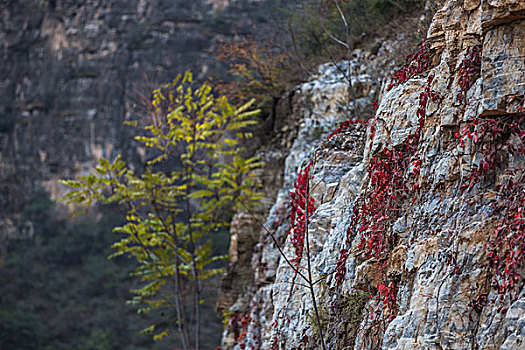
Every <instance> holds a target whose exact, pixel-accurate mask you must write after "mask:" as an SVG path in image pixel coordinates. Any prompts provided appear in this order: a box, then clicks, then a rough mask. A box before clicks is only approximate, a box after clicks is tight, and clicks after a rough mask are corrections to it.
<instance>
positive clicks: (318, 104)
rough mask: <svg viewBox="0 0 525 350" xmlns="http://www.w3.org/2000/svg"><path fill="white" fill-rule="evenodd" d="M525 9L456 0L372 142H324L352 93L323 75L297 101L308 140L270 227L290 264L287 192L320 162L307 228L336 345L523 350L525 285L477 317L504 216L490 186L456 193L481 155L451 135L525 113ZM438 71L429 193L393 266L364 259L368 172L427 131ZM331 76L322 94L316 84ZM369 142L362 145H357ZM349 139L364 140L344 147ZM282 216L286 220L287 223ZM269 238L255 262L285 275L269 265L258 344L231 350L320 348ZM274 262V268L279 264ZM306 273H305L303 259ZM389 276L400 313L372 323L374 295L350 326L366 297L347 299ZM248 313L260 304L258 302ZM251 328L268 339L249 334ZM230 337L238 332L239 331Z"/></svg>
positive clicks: (425, 165) (352, 135) (416, 208)
mask: <svg viewBox="0 0 525 350" xmlns="http://www.w3.org/2000/svg"><path fill="white" fill-rule="evenodd" d="M522 4H523V2H519V1H484V0H481V1H464V2H463V1H455V0H450V1H447V2H446V3H445V4H444V6H443V8H442V9H441V10H439V11H438V12H437V14H436V16H435V18H434V21H433V23H432V25H431V27H430V29H429V43H430V46H431V48H432V53H433V55H435V60H434V62H435V64H434V66H433V67H432V68H431V69H430V70H429V71H428V72H426V73H424V74H421V75H420V76H416V77H413V78H412V79H410V80H408V81H407V82H406V83H404V84H401V85H400V86H397V87H395V88H393V89H392V90H390V91H388V92H386V91H384V90H383V91H384V93H383V95H382V96H381V103H380V106H379V109H378V110H377V113H376V123H375V126H376V131H375V133H373V134H372V133H371V132H370V130H368V131H367V136H366V138H361V139H359V137H356V135H359V133H361V134H360V135H363V133H364V132H365V131H364V130H362V129H359V128H352V129H351V130H349V131H348V132H346V133H344V134H342V135H338V136H336V137H335V138H334V139H332V140H331V141H329V142H326V141H320V142H318V143H314V141H315V139H316V138H317V139H321V138H320V137H319V136H320V135H315V133H314V132H313V130H314V129H315V128H316V127H319V126H320V125H326V126H329V125H331V124H333V122H335V121H336V120H337V117H334V116H333V115H331V111H332V110H333V109H332V108H333V107H331V105H330V103H332V102H331V101H334V100H337V99H338V96H342V95H340V94H339V93H338V91H344V90H343V86H342V85H341V84H340V83H338V82H334V81H332V80H331V79H330V78H329V77H323V76H321V77H318V79H317V80H315V81H313V82H311V83H307V84H305V85H303V86H302V87H300V88H299V89H298V92H297V94H298V95H300V96H304V97H306V98H298V99H297V100H296V103H299V104H301V103H304V106H309V109H305V108H304V107H299V108H297V107H296V110H297V111H299V112H300V113H301V117H300V118H296V120H301V122H300V123H299V124H298V126H299V130H298V132H297V135H298V136H297V138H296V139H295V141H294V143H293V147H292V148H291V150H290V154H289V155H288V157H287V159H286V162H285V164H286V167H285V169H286V170H285V180H284V186H283V189H282V190H281V192H280V194H279V196H278V197H277V202H276V203H275V205H274V209H272V211H271V213H272V214H271V215H270V217H269V218H268V221H267V222H266V226H267V227H272V230H273V232H275V233H276V235H277V236H278V237H279V240H280V241H281V242H283V241H284V242H283V246H284V248H283V249H284V253H285V254H286V256H288V257H289V259H292V258H293V251H292V249H291V244H290V242H289V238H288V237H286V236H285V232H286V229H287V227H289V226H287V225H288V223H287V222H286V220H284V221H283V220H282V218H283V216H282V215H283V214H282V213H283V212H284V213H286V208H287V196H286V194H287V192H288V191H289V190H290V188H291V184H292V183H291V181H293V179H294V177H295V176H296V174H297V171H298V169H299V168H300V167H301V164H303V163H304V161H305V160H308V159H314V160H315V163H314V167H313V173H312V175H313V180H312V182H311V183H312V184H316V183H318V182H319V186H318V187H317V188H315V189H314V190H313V191H312V195H313V197H314V198H315V200H316V203H317V209H316V211H315V214H314V215H313V216H312V218H311V224H310V225H309V232H310V246H311V247H312V248H311V252H312V257H311V258H312V266H313V269H312V273H313V280H315V281H319V282H318V283H317V284H316V287H315V290H316V296H317V302H318V306H319V309H320V310H321V311H320V313H321V315H322V318H323V319H324V320H325V323H324V327H325V334H326V337H325V339H326V341H327V345H328V348H329V349H407V350H408V349H473V348H476V349H525V343H524V336H525V335H524V332H525V329H524V328H525V327H524V322H525V306H524V305H525V288H524V286H523V283H521V284H520V285H519V288H520V290H517V291H516V293H515V294H512V295H510V296H508V297H507V298H502V297H498V295H497V293H496V292H495V291H494V290H491V291H490V293H489V295H488V298H489V299H497V298H500V299H498V300H501V305H498V301H496V303H495V304H492V303H489V304H487V305H486V306H485V307H483V308H482V311H481V313H480V314H477V313H476V312H475V311H473V309H472V306H471V303H472V301H473V300H474V299H475V298H476V296H478V295H479V294H480V293H481V291H482V290H483V288H484V287H483V286H484V284H485V283H486V281H487V278H486V270H485V269H484V268H483V266H484V263H485V261H486V260H485V259H486V258H485V256H486V255H485V254H486V250H485V243H486V242H487V240H488V239H489V237H490V235H491V234H493V230H494V228H493V226H492V225H493V222H494V219H493V218H494V215H495V214H497V213H494V212H493V209H492V206H491V204H490V203H491V200H492V199H493V197H494V194H493V192H491V190H489V189H487V188H488V187H486V188H485V187H481V186H478V187H476V188H475V189H474V190H472V191H471V192H470V193H469V194H468V195H467V194H463V193H462V192H460V191H459V186H460V185H461V184H462V183H464V181H465V180H466V177H467V176H468V175H469V174H470V172H471V171H472V169H473V167H474V166H475V165H476V164H479V162H480V159H481V155H480V154H475V153H474V152H473V147H472V144H471V142H470V141H467V142H466V144H465V146H464V147H462V146H461V145H460V144H459V143H458V141H457V139H456V137H455V136H454V133H455V132H457V130H458V129H459V128H461V127H462V126H464V125H465V123H466V122H470V121H472V120H473V119H474V118H476V117H477V116H479V115H487V114H492V113H501V114H505V113H515V112H516V111H515V110H511V109H509V108H508V106H507V105H506V104H507V101H508V100H509V98H511V97H512V96H521V95H524V94H525V88H524V86H523V83H524V81H525V79H524V76H523V74H524V73H525V61H524V60H523V58H524V54H523V50H524V49H525V47H524V46H525V44H524V42H523V37H525V36H524V35H523V34H522V30H523V28H522V27H523V18H524V17H523V16H522V14H521V12H520V10H519V9H520V8H521V7H522ZM509 14H512V18H513V20H512V21H509V18H511V17H510V15H509ZM520 16H521V17H520ZM496 23H497V24H498V26H495V24H496ZM478 44H481V45H482V67H481V71H480V72H479V73H476V74H474V75H473V78H472V81H471V83H470V85H469V90H468V91H467V92H466V94H465V98H464V99H463V100H461V99H459V97H458V93H459V92H461V88H460V85H459V83H458V81H459V68H460V66H461V64H462V61H463V60H464V58H465V57H466V55H467V52H468V51H469V50H472V48H473V47H474V46H475V45H478ZM372 61H373V60H372ZM367 67H374V63H370V64H369V65H368V64H365V65H364V66H363V68H362V69H363V70H365V72H364V74H363V76H364V75H365V74H366V69H367ZM331 74H332V73H331ZM430 75H432V76H433V77H434V79H433V81H432V83H431V84H430V89H431V90H433V91H435V92H437V93H438V94H439V95H440V97H441V99H438V100H436V101H434V102H429V104H428V105H427V108H426V113H425V117H424V119H423V122H424V123H423V127H422V130H421V131H422V132H421V140H420V141H419V144H418V148H417V151H416V152H415V153H414V154H413V156H412V158H411V159H410V161H413V160H416V159H418V160H420V161H421V167H420V173H419V175H418V177H417V180H416V182H417V184H418V185H419V186H420V188H422V189H424V190H421V191H419V192H415V193H414V196H413V197H411V198H410V200H408V201H407V202H406V203H405V205H404V207H403V210H402V213H400V214H399V216H398V217H396V219H395V220H394V221H393V225H392V226H393V227H392V230H393V232H395V233H396V234H397V241H396V244H395V247H394V248H393V249H392V251H391V252H389V253H388V254H386V255H385V257H384V260H385V262H384V265H380V264H379V262H378V261H377V259H369V260H366V261H363V260H364V256H363V254H362V253H360V251H359V249H357V247H358V245H359V243H360V232H353V231H352V232H349V238H350V240H351V244H350V246H347V245H345V241H346V237H347V228H348V227H349V224H350V220H351V217H352V210H353V207H354V206H355V205H358V203H359V200H360V199H362V198H364V196H366V191H367V189H369V186H370V184H369V180H370V179H369V178H368V176H367V168H368V166H369V164H370V161H371V159H372V158H373V157H384V154H385V150H392V149H394V148H395V147H397V148H398V149H399V148H400V147H402V146H403V145H404V144H405V141H406V139H407V137H408V135H409V134H411V133H413V132H414V130H416V128H417V127H418V125H419V118H418V116H417V109H418V106H419V102H420V98H421V95H420V94H421V92H422V91H423V90H424V88H425V86H426V85H427V82H428V80H427V79H428V76H430ZM320 84H323V86H322V87H321V88H315V87H316V86H318V85H320ZM324 84H328V85H327V86H324ZM330 84H332V85H333V86H331V87H330ZM339 88H341V90H339ZM327 94H333V95H332V96H326V95H327ZM341 94H342V93H341ZM347 103H348V102H347ZM329 106H330V107H329ZM323 111H324V112H323ZM323 113H325V114H324V115H323ZM328 131H329V130H328ZM322 135H325V134H324V133H322ZM358 139H359V140H360V142H356V140H358ZM347 140H349V141H348V142H349V144H352V145H355V146H354V147H349V148H342V147H341V145H344V144H345V142H346V141H347ZM509 142H515V143H516V144H519V143H520V142H521V141H519V140H509ZM340 147H341V148H340ZM345 153H346V155H345ZM509 162H513V163H512V164H514V165H519V166H523V165H525V159H524V157H520V156H517V157H515V158H514V157H513V158H512V159H511V160H509ZM410 169H413V168H410ZM498 181H501V179H499V175H498V176H497V178H496V179H495V182H496V183H498ZM277 208H279V210H277ZM277 213H279V215H281V216H280V218H281V219H280V220H276V217H277ZM284 217H286V214H284ZM276 222H277V224H275V223H276ZM283 222H285V223H284V224H282V223H283ZM357 231H358V230H357ZM260 241H261V243H260V247H261V248H260V249H261V251H262V253H260V254H259V255H255V256H254V259H253V260H252V263H253V269H254V270H255V271H260V270H261V268H262V266H272V269H274V271H272V273H270V274H268V273H267V272H265V273H259V274H258V275H257V276H258V277H257V278H258V279H259V280H260V283H259V284H256V285H255V286H254V289H253V290H252V291H251V294H250V293H249V294H250V295H251V296H252V300H254V301H255V303H257V301H256V300H257V299H256V298H255V296H257V295H261V293H265V294H264V295H266V299H264V301H263V302H262V305H264V308H265V311H260V312H259V311H258V312H256V313H253V312H251V311H250V312H251V315H252V318H254V319H257V320H258V321H257V322H258V323H257V325H252V324H250V326H249V327H248V330H249V331H248V334H247V339H248V340H247V341H245V342H243V344H241V343H239V342H238V343H237V344H236V345H233V344H232V343H231V342H230V343H229V345H228V346H227V347H226V348H231V347H232V346H233V348H235V349H240V348H245V349H270V348H272V345H278V347H279V348H280V349H308V348H320V346H319V342H318V341H317V340H318V333H317V330H316V326H315V322H314V318H313V311H312V309H313V304H312V299H311V297H310V295H309V290H308V288H306V287H305V286H304V285H303V283H301V280H300V278H299V277H295V286H294V290H293V293H291V292H290V290H291V289H290V282H291V281H293V280H294V272H293V271H292V270H291V269H290V268H289V267H288V266H287V264H286V262H285V261H284V259H283V258H281V257H280V255H279V254H278V253H276V252H275V247H274V245H273V244H271V243H269V240H268V237H267V235H264V234H263V235H261V238H260ZM343 247H346V248H349V249H350V256H349V258H348V260H347V261H346V270H347V273H346V277H345V279H344V281H343V283H342V285H341V286H340V287H339V289H337V290H336V289H335V285H336V281H335V278H334V269H335V266H336V261H337V258H338V257H339V252H340V250H341V249H342V248H343ZM272 259H276V260H277V262H276V263H273V264H272V263H269V262H270V261H271V260H272ZM451 259H453V261H454V263H452V262H451V261H452V260H451ZM263 262H264V263H263ZM381 266H383V267H382V268H381ZM301 267H302V268H305V267H306V262H305V259H303V260H302V262H301ZM381 269H384V270H381ZM381 274H383V276H387V278H388V280H390V281H396V283H397V286H398V288H399V289H398V292H397V306H398V308H399V312H398V313H397V314H396V315H395V317H393V319H392V320H391V321H384V323H382V326H379V327H378V326H377V325H376V328H370V327H372V326H373V325H374V322H373V321H374V319H376V318H377V317H379V315H380V314H381V311H380V310H381V309H382V308H383V305H382V302H381V301H378V300H377V299H376V298H372V299H370V298H368V297H367V299H366V303H365V304H366V305H364V306H361V307H360V308H359V312H356V314H358V315H362V316H359V317H358V320H359V322H357V323H350V321H349V317H348V316H344V317H342V316H340V315H343V314H345V313H346V314H345V315H347V313H348V310H349V308H350V309H351V308H352V307H353V306H349V305H356V304H352V303H350V302H348V300H349V299H348V298H350V299H352V298H355V295H356V294H355V293H358V292H361V293H363V291H365V293H366V295H368V294H374V293H375V288H376V287H377V286H378V283H381V282H380V280H381V278H379V277H378V275H381ZM352 296H353V297H352ZM269 303H270V304H271V307H270V306H268V304H269ZM342 304H344V305H345V306H341V305H342ZM500 306H501V307H500ZM250 310H259V309H258V308H257V307H253V306H252V307H251V309H250ZM354 311H355V310H354ZM261 320H265V321H264V322H262V321H261ZM349 329H352V332H349V331H348V330H349ZM367 329H372V330H373V331H372V332H367ZM250 332H254V333H253V334H257V336H251V335H250ZM342 333H344V335H343V334H342ZM225 334H226V335H227V334H229V333H228V330H226V332H225ZM348 334H352V336H351V337H349V336H348ZM259 335H260V337H259Z"/></svg>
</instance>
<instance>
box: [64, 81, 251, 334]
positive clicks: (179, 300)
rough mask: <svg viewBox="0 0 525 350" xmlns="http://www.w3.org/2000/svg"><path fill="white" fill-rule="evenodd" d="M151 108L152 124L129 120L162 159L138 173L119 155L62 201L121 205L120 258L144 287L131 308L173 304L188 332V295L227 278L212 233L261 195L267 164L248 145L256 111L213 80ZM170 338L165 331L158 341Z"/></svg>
mask: <svg viewBox="0 0 525 350" xmlns="http://www.w3.org/2000/svg"><path fill="white" fill-rule="evenodd" d="M149 103H150V105H149V112H148V114H147V116H146V118H145V119H144V120H142V121H134V122H130V123H128V124H131V125H133V126H135V127H136V128H137V130H138V132H139V135H137V136H136V140H137V141H138V142H139V143H140V144H142V145H143V146H145V147H146V148H149V149H150V150H151V151H150V152H151V153H152V154H154V157H153V158H152V159H151V160H150V161H149V162H148V164H147V167H146V170H145V171H144V173H142V174H135V173H134V171H133V170H132V169H131V168H130V167H129V166H128V165H127V164H126V163H125V162H124V160H123V159H122V157H121V156H118V157H117V158H116V159H115V160H114V161H113V162H110V161H108V160H106V159H104V158H102V159H100V164H99V166H98V167H97V168H96V172H95V173H93V174H90V175H87V176H83V177H81V178H79V179H78V180H64V181H62V183H64V184H66V185H68V186H69V187H71V188H72V191H71V192H70V193H69V194H67V195H66V196H65V197H64V198H63V200H65V201H67V202H69V203H85V204H90V203H93V202H100V203H115V202H116V203H118V204H119V205H120V206H121V207H122V209H123V210H124V211H125V213H126V223H125V224H124V225H123V226H121V227H115V228H114V232H116V233H119V234H120V237H121V238H120V240H118V241H117V242H116V243H114V244H113V248H114V249H115V253H114V254H113V255H112V257H114V256H118V255H122V254H127V255H130V256H133V257H134V258H135V259H136V260H137V262H138V263H139V265H138V267H137V269H136V271H135V275H136V276H139V277H140V279H141V280H142V281H143V286H142V287H141V288H140V289H137V290H134V291H133V292H134V293H135V294H136V296H135V297H134V298H133V299H132V300H131V303H132V304H135V305H140V309H139V312H148V311H149V310H150V309H151V308H170V307H173V308H174V309H175V310H176V311H177V312H178V313H179V316H178V323H179V324H178V326H179V327H180V328H179V331H180V330H181V329H184V327H187V325H186V324H184V323H185V322H186V323H187V318H186V317H185V316H184V315H185V312H186V311H187V310H186V309H185V308H184V306H183V305H184V304H185V299H186V297H187V296H188V295H193V294H196V295H200V292H201V287H200V283H199V281H202V280H206V279H208V278H210V277H212V276H215V275H217V274H219V273H221V269H217V268H212V267H210V266H214V265H216V264H212V263H213V262H215V261H217V260H220V259H224V256H213V255H212V248H211V244H210V243H209V241H210V235H212V234H214V233H215V232H217V230H219V229H221V228H223V227H225V226H227V225H228V220H229V218H230V217H231V216H230V215H228V214H229V213H231V211H232V210H234V209H236V208H237V207H238V206H239V205H245V206H253V205H256V204H257V202H258V200H259V199H260V198H261V194H260V193H258V192H257V188H258V187H257V186H258V185H257V183H256V180H255V174H254V172H253V170H254V169H255V168H257V167H259V166H260V165H261V163H260V162H259V161H258V159H257V158H246V157H244V156H243V148H242V147H241V144H242V142H245V141H246V140H247V139H249V138H250V137H251V134H250V133H248V132H247V131H246V127H248V126H250V125H253V124H255V123H256V122H255V121H254V119H253V117H254V116H255V115H256V114H257V113H258V111H257V110H251V109H250V106H251V105H252V103H253V101H250V102H248V103H246V104H244V105H241V106H239V107H235V106H232V105H230V104H229V103H228V99H227V98H226V97H224V96H220V97H215V96H214V95H213V94H212V91H211V88H210V86H209V85H208V84H203V85H202V86H200V87H194V84H193V79H192V75H191V73H189V72H186V74H185V75H184V76H178V77H177V78H176V79H175V80H174V81H173V82H171V83H169V84H166V85H163V86H162V87H160V88H158V89H156V90H155V91H154V92H153V99H152V100H151V101H149ZM170 158H171V159H173V158H175V159H178V165H177V166H176V167H175V168H174V169H172V170H170V171H166V170H165V169H166V168H167V166H165V164H162V163H163V162H165V161H166V160H168V159H170ZM192 293H193V294H192ZM200 302H201V300H198V301H197V302H196V304H197V307H198V304H199V303H200ZM192 312H193V311H192ZM186 330H187V328H186ZM145 331H147V332H153V331H155V327H154V326H152V327H150V328H148V329H147V330H145ZM166 334H167V331H166V329H161V330H159V333H157V335H156V336H155V339H159V338H162V337H163V336H165V335H166Z"/></svg>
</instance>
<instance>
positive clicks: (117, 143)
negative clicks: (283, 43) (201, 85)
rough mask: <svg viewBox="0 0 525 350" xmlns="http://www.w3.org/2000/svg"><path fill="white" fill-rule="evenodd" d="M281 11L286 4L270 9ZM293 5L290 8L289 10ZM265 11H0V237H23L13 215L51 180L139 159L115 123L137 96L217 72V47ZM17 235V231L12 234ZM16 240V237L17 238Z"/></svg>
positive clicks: (120, 4) (53, 4)
mask: <svg viewBox="0 0 525 350" xmlns="http://www.w3.org/2000/svg"><path fill="white" fill-rule="evenodd" d="M271 2H272V4H275V5H278V6H285V5H284V4H285V3H287V2H286V1H271ZM290 2H291V1H288V3H290ZM264 6H269V5H268V4H266V3H265V2H260V1H251V0H242V1H235V2H231V3H230V2H228V1H207V0H192V1H185V0H156V1H144V0H131V1H120V0H115V1H113V0H111V1H89V2H74V1H73V2H71V1H62V0H49V1H48V0H2V1H0V222H1V224H0V226H1V227H2V228H7V227H9V229H8V230H7V229H6V230H7V231H9V232H7V231H5V232H3V230H2V231H0V236H10V237H11V236H13V237H11V238H15V237H14V236H16V235H17V234H21V235H24V234H23V232H22V231H27V230H25V229H24V225H25V226H27V225H30V223H18V222H17V220H16V217H17V214H18V213H19V212H20V211H21V210H22V209H23V208H24V207H25V206H26V205H28V204H30V203H31V202H32V201H33V200H34V199H35V197H37V196H36V194H38V193H45V192H47V193H48V194H49V195H50V197H51V198H52V199H56V198H58V197H60V196H61V195H62V194H63V191H64V190H65V189H64V188H61V187H60V185H58V183H57V180H58V179H61V178H65V177H74V176H77V175H81V174H86V173H88V172H90V171H91V170H92V169H93V167H94V166H95V165H96V164H97V161H98V159H99V158H100V157H102V156H103V157H107V158H113V157H115V156H116V155H117V154H119V153H122V154H123V155H124V157H125V158H126V159H127V160H128V161H130V162H131V163H132V164H137V166H140V164H141V163H142V162H143V161H144V157H145V154H144V153H143V152H141V150H138V149H137V148H136V145H134V144H133V143H132V142H131V141H132V132H133V131H132V130H130V129H129V128H127V127H124V126H123V121H124V120H126V119H127V118H129V117H130V116H131V114H132V113H133V111H134V108H133V103H134V102H135V97H136V89H138V90H139V91H141V92H147V91H150V90H151V89H153V88H155V87H156V85H157V84H159V83H162V82H166V81H170V80H171V79H173V78H174V77H175V76H176V75H177V74H178V73H181V72H184V71H185V70H187V69H191V70H193V72H194V74H195V76H197V77H198V78H199V79H205V78H208V77H209V75H210V74H211V73H213V72H217V67H218V63H217V62H216V61H215V60H214V59H213V57H212V51H213V48H214V45H215V44H216V39H217V38H218V37H222V38H224V37H228V36H230V35H233V34H232V33H233V32H234V31H239V32H240V33H246V32H249V31H250V30H254V29H251V28H252V26H254V27H258V24H261V22H262V21H267V18H263V17H260V16H258V15H257V14H258V13H260V12H261V11H263V10H262V9H264ZM17 227H18V229H17ZM17 232H18V233H17Z"/></svg>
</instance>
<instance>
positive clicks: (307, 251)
mask: <svg viewBox="0 0 525 350" xmlns="http://www.w3.org/2000/svg"><path fill="white" fill-rule="evenodd" d="M309 195H310V179H306V196H305V199H304V201H305V219H304V220H305V223H304V224H305V240H306V260H307V262H308V285H309V287H310V295H311V296H312V303H313V304H314V313H315V321H316V323H317V329H318V331H319V337H320V338H321V346H322V347H323V350H326V349H327V348H326V343H325V340H324V335H323V327H322V325H321V318H320V317H319V311H318V309H317V301H316V298H315V291H314V284H313V280H312V266H311V261H310V240H309V235H308V197H309Z"/></svg>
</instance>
